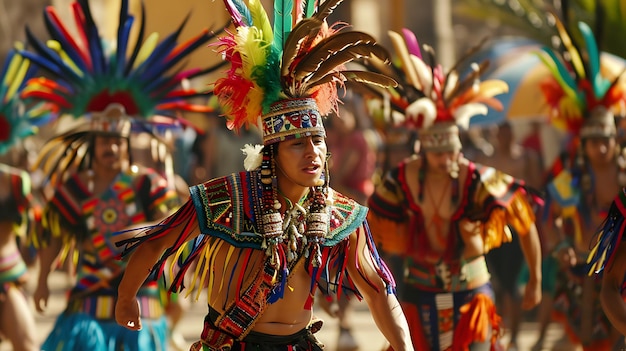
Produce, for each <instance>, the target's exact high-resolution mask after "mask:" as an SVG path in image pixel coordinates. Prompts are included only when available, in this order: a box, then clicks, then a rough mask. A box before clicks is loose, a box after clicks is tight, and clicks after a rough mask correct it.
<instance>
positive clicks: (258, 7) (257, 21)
mask: <svg viewBox="0 0 626 351" xmlns="http://www.w3.org/2000/svg"><path fill="white" fill-rule="evenodd" d="M248 8H249V9H250V15H251V16H252V22H253V23H254V26H255V27H257V28H259V29H260V30H261V34H262V36H263V40H264V41H265V42H266V43H269V44H271V43H272V42H273V41H274V31H273V30H272V25H271V24H270V20H269V17H267V12H265V9H264V8H263V4H261V1H260V0H250V1H249V2H248Z"/></svg>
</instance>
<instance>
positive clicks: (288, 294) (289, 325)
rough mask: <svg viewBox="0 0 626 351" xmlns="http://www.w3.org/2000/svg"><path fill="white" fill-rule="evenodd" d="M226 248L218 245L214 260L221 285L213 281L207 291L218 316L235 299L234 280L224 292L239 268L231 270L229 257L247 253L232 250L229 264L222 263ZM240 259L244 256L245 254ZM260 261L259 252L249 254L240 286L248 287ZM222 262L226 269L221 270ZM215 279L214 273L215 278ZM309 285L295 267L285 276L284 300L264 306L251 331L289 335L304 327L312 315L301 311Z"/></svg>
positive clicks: (301, 269)
mask: <svg viewBox="0 0 626 351" xmlns="http://www.w3.org/2000/svg"><path fill="white" fill-rule="evenodd" d="M230 249H233V248H232V247H231V246H230V245H222V246H220V248H219V251H218V253H217V255H216V257H215V262H214V266H213V269H214V271H215V272H226V274H225V276H224V282H223V284H222V282H221V281H219V279H216V280H215V281H214V282H213V284H212V288H211V289H209V291H208V293H209V296H208V301H209V306H211V308H213V309H215V310H217V311H218V312H219V313H220V314H221V313H222V312H224V309H225V306H226V305H227V304H228V302H230V301H233V300H234V299H235V297H236V293H237V290H236V284H235V282H234V281H233V282H232V284H231V287H230V289H229V290H228V279H229V277H230V272H232V270H233V269H235V275H234V277H237V276H238V274H240V270H241V269H242V267H241V266H240V265H238V266H237V267H235V265H237V263H238V262H237V260H235V259H232V257H238V256H239V253H240V252H242V251H246V252H247V251H249V250H251V249H238V248H234V249H233V250H234V252H232V253H231V259H230V261H229V262H226V261H227V259H226V257H227V255H228V252H229V250H230ZM242 256H245V254H244V255H242ZM264 260H265V252H263V251H261V250H253V251H252V255H251V257H250V261H249V263H248V264H247V265H246V267H243V268H244V269H245V272H244V278H243V282H244V283H243V284H242V286H243V287H246V286H247V285H248V284H250V283H251V281H252V280H253V279H254V278H255V276H256V274H257V271H258V270H259V269H262V267H263V264H264V263H263V262H264ZM225 263H226V267H224V264H225ZM219 276H220V275H219V274H218V277H219ZM220 279H221V277H220ZM233 279H234V280H236V279H237V278H233ZM310 284H311V277H310V276H309V274H308V273H306V271H305V269H304V267H303V266H302V265H299V266H298V267H297V269H296V270H295V271H294V272H292V273H291V275H290V277H289V280H288V283H287V286H286V288H285V294H284V298H282V299H279V300H278V301H276V302H275V303H273V304H271V305H269V306H267V308H266V310H265V312H264V313H263V315H262V316H260V317H259V318H258V320H257V322H256V324H255V325H254V327H253V330H254V331H256V332H259V333H265V334H272V335H291V334H294V333H296V332H298V331H300V330H302V329H304V328H306V327H307V325H308V324H309V321H310V320H311V316H312V312H311V310H307V309H305V308H304V304H305V302H306V301H307V299H308V298H309V287H310ZM227 290H228V291H227Z"/></svg>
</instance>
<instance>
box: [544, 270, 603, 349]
mask: <svg viewBox="0 0 626 351" xmlns="http://www.w3.org/2000/svg"><path fill="white" fill-rule="evenodd" d="M587 271H588V266H587V265H586V264H579V265H577V266H574V267H572V268H571V269H569V270H567V271H565V270H560V271H559V272H558V273H557V276H556V282H555V284H556V286H555V294H554V303H553V312H552V316H553V319H554V320H555V321H558V322H559V323H561V324H562V325H563V326H564V327H565V332H566V333H567V335H568V337H569V339H570V340H571V341H572V342H573V343H575V344H579V343H581V340H580V335H581V334H582V333H581V332H582V330H583V329H582V327H583V321H582V318H584V317H583V316H582V313H583V312H582V311H583V309H584V308H583V303H584V302H583V301H590V302H591V308H589V306H587V308H586V309H587V310H590V316H588V318H590V319H591V323H590V325H591V326H592V328H593V329H592V332H591V340H590V341H589V342H588V343H586V344H584V345H583V348H584V350H585V351H592V350H611V347H612V342H611V340H612V336H611V330H612V328H613V327H612V326H611V322H610V321H609V319H608V317H607V316H606V314H605V313H604V311H603V309H602V305H601V304H600V290H601V288H602V279H594V278H593V277H588V276H587ZM585 283H586V284H592V285H593V287H592V288H591V289H590V291H588V293H589V294H591V296H583V294H584V293H585V291H586V289H584V288H583V284H585Z"/></svg>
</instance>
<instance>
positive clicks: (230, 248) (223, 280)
mask: <svg viewBox="0 0 626 351" xmlns="http://www.w3.org/2000/svg"><path fill="white" fill-rule="evenodd" d="M233 252H235V247H234V246H232V245H230V246H229V247H228V253H227V254H226V259H225V260H224V270H223V271H222V277H228V274H226V271H227V268H228V264H227V263H228V262H230V258H231V257H232V256H233ZM225 281H226V279H222V282H221V283H220V290H219V293H221V292H222V289H223V288H224V282H225Z"/></svg>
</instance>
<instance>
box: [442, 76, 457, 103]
mask: <svg viewBox="0 0 626 351" xmlns="http://www.w3.org/2000/svg"><path fill="white" fill-rule="evenodd" d="M458 82H459V74H458V72H457V71H452V72H450V73H449V74H448V79H447V80H446V89H445V90H444V92H443V96H444V97H445V98H446V99H447V98H449V97H450V94H451V93H452V91H454V88H456V85H457V84H458Z"/></svg>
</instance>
